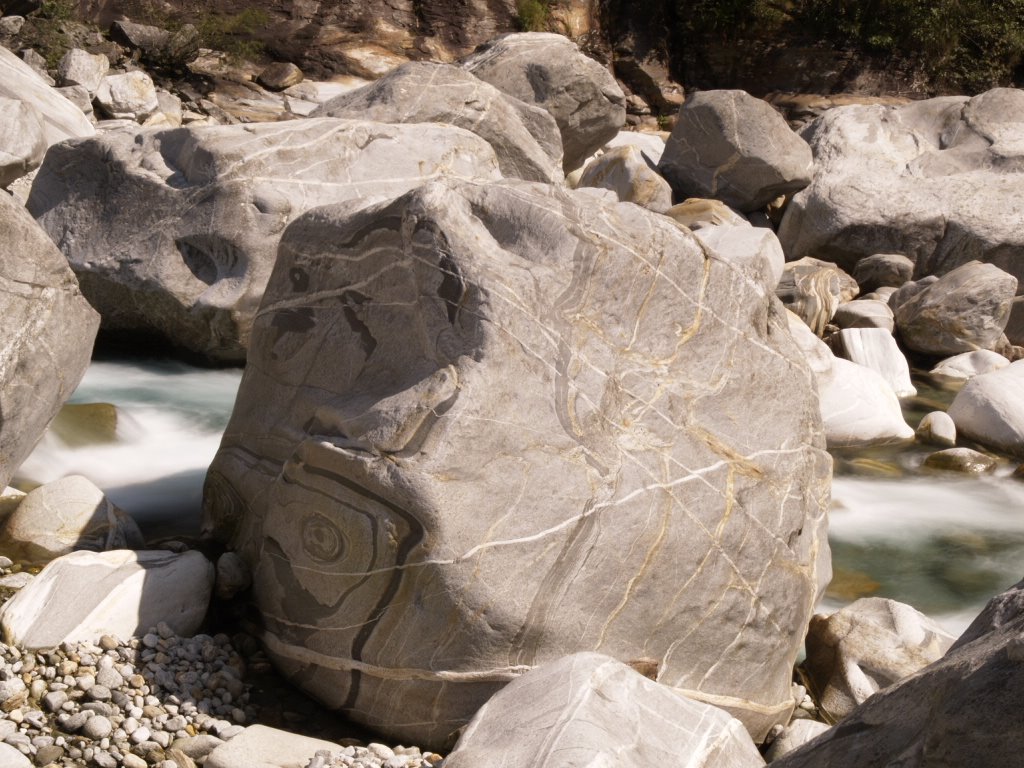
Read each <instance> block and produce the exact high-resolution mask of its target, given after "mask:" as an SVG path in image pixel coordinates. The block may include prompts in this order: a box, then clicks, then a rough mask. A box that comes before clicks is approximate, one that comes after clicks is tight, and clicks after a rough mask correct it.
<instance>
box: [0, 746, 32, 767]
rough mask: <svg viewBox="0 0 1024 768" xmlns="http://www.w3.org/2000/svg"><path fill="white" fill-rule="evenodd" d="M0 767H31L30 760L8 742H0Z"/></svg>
mask: <svg viewBox="0 0 1024 768" xmlns="http://www.w3.org/2000/svg"><path fill="white" fill-rule="evenodd" d="M0 768H32V761H31V760H29V759H28V758H27V757H25V755H23V754H21V752H19V751H18V750H17V749H15V748H14V747H12V746H11V745H10V744H4V743H0Z"/></svg>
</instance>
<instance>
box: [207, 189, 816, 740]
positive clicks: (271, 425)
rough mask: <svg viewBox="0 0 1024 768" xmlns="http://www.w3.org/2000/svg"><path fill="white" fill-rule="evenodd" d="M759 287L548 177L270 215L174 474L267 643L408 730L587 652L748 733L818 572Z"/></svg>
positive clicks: (443, 734) (287, 661) (291, 668)
mask: <svg viewBox="0 0 1024 768" xmlns="http://www.w3.org/2000/svg"><path fill="white" fill-rule="evenodd" d="M780 309H781V308H780V307H779V305H778V303H777V302H776V301H775V300H774V299H773V297H772V295H771V290H770V287H769V286H768V285H767V284H766V282H764V281H763V280H762V279H761V278H759V277H758V276H757V275H756V274H755V273H754V271H753V270H741V269H737V268H736V267H735V266H734V265H732V264H730V263H728V262H727V261H725V260H724V259H722V258H721V257H719V256H717V255H716V254H715V253H714V252H711V251H708V250H707V249H705V248H702V247H701V246H700V245H699V244H698V243H697V242H696V240H695V239H694V238H693V236H692V235H691V234H690V233H689V232H687V231H686V230H684V229H682V228H681V227H679V226H677V225H676V224H674V223H673V222H671V221H669V220H668V219H667V218H665V217H662V216H659V215H658V214H654V213H651V212H649V211H646V210H644V209H642V208H640V207H638V206H635V205H629V204H622V203H610V204H605V203H601V202H599V201H597V200H594V199H592V198H591V197H589V196H586V195H583V194H582V193H574V192H570V191H568V190H566V189H564V188H560V187H556V186H553V185H542V184H528V183H525V182H511V181H506V182H501V183H490V184H485V183H468V182H466V183H455V182H437V183H431V184H428V185H425V186H423V187H420V188H418V189H416V190H413V191H411V192H409V193H408V194H406V195H405V196H403V197H401V198H399V199H397V200H395V201H393V202H391V203H386V204H381V205H379V206H376V207H374V208H372V209H366V210H362V211H358V212H354V211H353V210H352V209H351V207H349V206H343V205H335V206H328V207H324V208H320V209H317V210H315V211H312V212H310V213H309V214H307V215H306V216H304V217H302V218H301V219H299V220H297V221H296V222H294V223H293V224H292V225H291V226H290V227H289V229H288V230H287V232H286V235H285V237H284V238H283V240H282V242H281V249H280V252H279V255H278V260H277V264H276V266H275V269H274V274H273V277H272V278H271V282H270V284H269V286H268V290H267V293H266V295H265V297H264V302H263V305H262V308H261V311H260V313H259V315H258V317H257V320H256V324H255V326H254V332H253V343H252V347H251V352H250V358H249V364H248V366H247V369H246V374H245V376H244V378H243V382H242V385H241V388H240V392H239V397H238V400H237V404H236V406H235V410H234V413H233V415H232V418H231V422H230V424H229V426H228V428H227V430H226V432H225V435H224V439H223V442H222V445H221V448H220V451H219V452H218V454H217V457H216V458H215V460H214V463H213V465H212V466H211V469H210V472H209V474H208V476H207V481H206V489H205V494H204V528H205V529H206V530H207V531H209V532H210V533H213V534H214V535H216V536H218V537H220V538H222V539H225V540H228V541H230V542H231V545H232V548H233V549H235V550H236V551H238V552H239V554H240V555H242V557H243V558H244V559H245V560H246V561H247V562H248V564H249V566H250V567H251V568H252V569H253V572H254V576H253V594H254V596H255V598H256V600H257V602H258V605H259V607H260V609H261V611H262V613H263V616H264V619H265V622H266V624H265V626H266V627H267V631H266V632H265V633H264V636H263V640H264V642H265V644H266V646H267V648H268V650H269V651H270V653H271V654H272V656H273V657H274V658H275V659H276V661H277V664H278V666H279V668H281V669H282V670H283V671H284V673H285V674H286V675H288V676H290V677H292V678H293V679H295V680H296V682H297V683H298V684H300V685H301V686H302V687H303V688H305V689H306V690H307V691H308V692H310V693H312V694H313V695H315V696H316V697H317V698H319V699H320V700H322V701H323V702H325V703H326V704H327V705H328V706H330V707H335V708H342V709H344V710H346V711H348V712H349V713H350V714H351V716H352V717H354V718H357V719H358V720H360V721H362V722H364V723H367V724H369V725H371V726H373V727H375V728H379V729H384V730H386V731H387V732H388V733H389V734H391V735H392V736H394V737H396V738H399V739H401V740H411V741H413V742H414V743H417V744H421V745H425V746H433V745H437V744H440V743H441V742H443V741H444V740H445V739H446V738H447V736H448V735H449V734H450V733H451V732H452V731H454V730H455V729H457V728H458V727H460V726H461V725H463V724H464V723H465V722H466V721H468V720H469V718H470V717H471V716H472V715H473V713H474V712H475V711H476V710H477V709H478V708H479V706H480V705H481V704H483V703H484V701H486V700H487V699H488V698H489V697H490V696H491V695H492V694H493V693H494V692H495V691H496V690H498V689H499V688H500V687H501V686H502V685H503V684H505V683H507V682H508V681H509V680H511V679H513V678H515V677H517V676H518V675H520V674H522V673H523V672H525V671H527V670H528V669H531V668H532V667H534V666H536V665H538V664H541V663H543V662H545V661H550V660H552V659H556V658H559V657H561V656H563V655H566V654H567V653H573V652H576V651H580V650H595V649H596V650H600V651H601V652H602V653H607V654H610V655H613V656H614V657H616V658H618V659H621V660H624V661H633V660H645V659H646V660H647V661H646V662H645V663H646V664H648V665H653V666H654V667H656V668H657V677H658V680H659V681H660V682H662V683H663V684H665V685H668V686H671V687H672V688H675V689H677V690H678V691H681V692H684V693H686V694H687V695H689V696H691V697H693V698H696V699H698V700H703V701H707V702H712V703H714V704H716V705H717V706H721V707H723V708H725V709H727V710H728V711H730V712H731V713H733V714H734V715H736V716H737V717H738V718H739V719H741V720H742V721H743V722H744V724H745V725H746V726H747V728H748V729H749V730H750V732H751V733H752V734H753V735H754V736H755V738H758V739H760V738H763V737H764V735H765V733H766V732H767V730H768V729H769V728H770V727H771V726H772V725H773V724H774V723H777V722H780V721H783V720H785V718H786V717H787V716H788V714H789V712H790V711H791V709H792V707H793V700H792V696H791V693H790V678H791V668H792V663H793V661H794V659H795V654H796V652H797V649H798V648H799V646H800V642H801V640H802V635H803V629H804V627H805V622H806V620H807V619H808V618H809V616H810V610H811V607H812V606H813V604H814V600H815V596H816V594H817V592H818V589H819V579H820V578H821V577H823V576H824V575H826V574H827V572H828V568H829V566H828V559H827V558H828V555H827V552H828V545H827V542H826V540H825V538H824V513H825V508H826V505H827V499H828V495H829V493H828V489H829V468H830V460H829V458H828V456H827V454H826V453H825V452H824V451H823V441H822V435H821V432H820V421H819V416H818V411H817V400H816V397H815V395H814V390H813V382H812V379H811V374H810V371H808V369H807V367H806V365H805V364H804V363H803V362H802V360H801V359H800V357H799V352H798V350H797V349H796V348H795V347H794V346H793V343H792V340H791V338H790V336H789V334H788V333H787V332H786V329H785V326H784V322H785V320H784V319H783V318H782V316H781V311H780ZM754 398H756V399H757V401H758V402H759V403H762V404H765V403H774V404H775V405H773V406H770V407H768V406H765V407H757V408H751V407H750V403H751V400H752V399H754ZM795 483H799V485H800V488H801V491H800V492H799V493H794V492H793V490H792V489H793V488H794V487H795V485H794V484H795ZM740 584H742V585H746V587H744V588H742V589H737V588H735V587H736V585H740ZM754 585H757V586H756V589H755V586H754ZM748 588H749V589H748ZM399 638H416V642H404V641H401V642H400V641H398V639H399Z"/></svg>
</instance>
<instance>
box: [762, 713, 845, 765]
mask: <svg viewBox="0 0 1024 768" xmlns="http://www.w3.org/2000/svg"><path fill="white" fill-rule="evenodd" d="M831 727H832V726H830V725H829V724H828V723H821V722H818V721H817V720H810V719H808V718H801V719H799V720H793V721H792V722H790V724H789V725H787V726H786V727H785V729H784V730H783V731H782V733H781V734H780V735H779V736H778V738H776V739H775V741H773V742H772V744H771V746H770V747H768V751H767V752H766V753H765V758H766V759H767V760H768V762H769V763H770V762H772V761H773V760H777V759H778V758H780V757H782V756H783V755H784V754H786V753H787V752H792V751H793V750H794V749H796V748H797V747H800V746H803V745H804V744H806V743H807V742H808V741H810V740H811V739H813V738H815V737H817V736H820V735H821V734H823V733H824V732H825V731H827V730H828V729H829V728H831Z"/></svg>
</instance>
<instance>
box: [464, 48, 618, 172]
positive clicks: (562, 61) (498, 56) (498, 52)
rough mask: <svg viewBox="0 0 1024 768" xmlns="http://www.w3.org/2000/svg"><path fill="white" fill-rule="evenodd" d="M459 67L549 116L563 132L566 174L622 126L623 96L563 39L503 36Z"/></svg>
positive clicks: (611, 80)
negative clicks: (541, 109)
mask: <svg viewBox="0 0 1024 768" xmlns="http://www.w3.org/2000/svg"><path fill="white" fill-rule="evenodd" d="M462 66H463V67H464V68H465V69H466V70H468V71H469V72H472V73H473V74H474V75H475V76H476V77H478V78H479V79H481V80H483V81H484V82H487V83H490V84H491V85H493V86H494V87H495V88H497V89H498V90H499V91H503V92H505V93H507V94H509V95H511V96H514V97H515V98H517V99H520V100H521V101H525V102H526V103H527V104H536V105H537V106H538V107H542V108H543V109H546V110H547V111H548V112H550V113H551V116H552V117H554V118H555V122H556V123H558V130H559V131H560V132H561V134H562V151H563V158H562V167H563V169H564V171H565V172H566V173H569V172H570V171H573V170H575V169H576V168H579V167H580V166H581V165H583V161H584V160H586V159H587V158H588V157H590V155H592V154H594V152H596V151H597V150H598V149H600V148H601V147H603V146H604V145H605V144H606V143H607V142H609V141H610V140H612V139H613V138H615V136H616V135H618V133H619V131H620V130H621V128H622V126H623V125H624V124H625V122H626V97H625V94H623V93H622V89H621V88H620V87H619V85H618V83H616V82H615V78H614V77H612V75H611V73H610V72H609V71H608V70H607V69H605V68H604V67H603V66H601V65H600V64H598V63H597V62H596V61H594V60H593V59H591V58H590V57H589V56H586V55H585V54H584V53H582V52H581V51H580V49H579V47H578V46H577V45H576V43H574V42H572V41H571V40H569V39H568V38H567V37H563V36H562V35H555V34H550V33H547V32H523V33H520V34H512V35H504V36H503V37H499V38H496V39H495V40H492V41H490V42H488V43H485V44H484V45H481V46H480V47H479V48H477V49H476V51H474V52H473V53H472V54H471V55H470V56H468V57H467V58H465V59H464V60H463V61H462Z"/></svg>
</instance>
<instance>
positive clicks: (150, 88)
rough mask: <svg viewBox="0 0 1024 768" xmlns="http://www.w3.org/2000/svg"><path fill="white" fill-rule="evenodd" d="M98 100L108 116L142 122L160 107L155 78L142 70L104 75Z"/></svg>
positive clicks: (97, 95) (97, 93) (97, 96)
mask: <svg viewBox="0 0 1024 768" xmlns="http://www.w3.org/2000/svg"><path fill="white" fill-rule="evenodd" d="M96 102H97V103H98V104H99V105H100V108H101V109H102V110H103V112H104V113H105V114H106V115H107V116H108V117H111V118H114V119H115V120H117V119H128V120H134V121H136V122H140V123H141V122H142V121H144V120H145V119H146V118H147V117H149V116H150V115H152V114H153V113H154V112H156V111H157V110H158V109H160V101H159V100H158V99H157V96H156V86H154V85H153V79H152V78H151V77H150V76H149V75H147V74H146V73H145V72H140V71H135V72H125V73H124V74H122V75H107V76H106V77H104V78H103V82H102V83H101V84H100V87H99V88H98V89H97V91H96Z"/></svg>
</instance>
